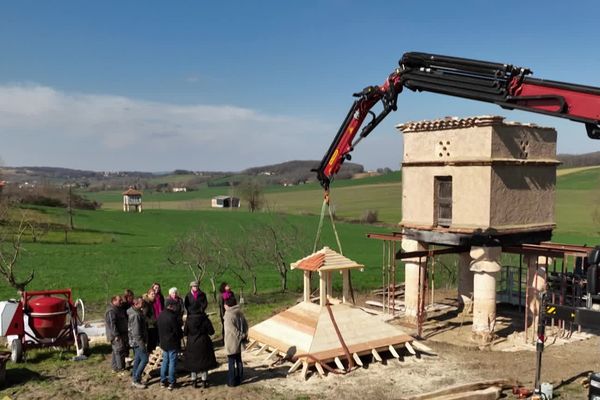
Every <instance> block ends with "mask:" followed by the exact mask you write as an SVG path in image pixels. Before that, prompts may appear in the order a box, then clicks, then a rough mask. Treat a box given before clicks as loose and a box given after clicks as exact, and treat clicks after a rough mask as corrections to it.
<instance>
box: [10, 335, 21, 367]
mask: <svg viewBox="0 0 600 400" xmlns="http://www.w3.org/2000/svg"><path fill="white" fill-rule="evenodd" d="M10 359H11V361H12V362H16V363H18V362H21V361H23V343H21V339H13V341H12V342H11V343H10Z"/></svg>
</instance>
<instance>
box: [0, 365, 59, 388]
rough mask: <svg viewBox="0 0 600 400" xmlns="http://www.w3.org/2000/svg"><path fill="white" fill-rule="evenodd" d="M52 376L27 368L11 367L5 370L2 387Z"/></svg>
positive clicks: (47, 378)
mask: <svg viewBox="0 0 600 400" xmlns="http://www.w3.org/2000/svg"><path fill="white" fill-rule="evenodd" d="M50 379H54V378H49V377H46V376H43V375H42V374H40V373H39V372H36V371H32V370H30V369H29V368H24V367H23V368H11V369H7V370H6V383H5V385H4V386H3V387H2V389H7V388H9V387H13V386H19V385H23V384H25V383H27V382H30V381H46V380H50Z"/></svg>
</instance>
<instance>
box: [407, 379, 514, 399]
mask: <svg viewBox="0 0 600 400" xmlns="http://www.w3.org/2000/svg"><path fill="white" fill-rule="evenodd" d="M513 384H514V382H512V383H511V382H510V381H508V380H506V379H500V380H491V381H481V382H475V383H468V384H463V385H456V386H452V387H449V388H446V389H441V390H436V391H435V392H429V393H425V394H420V395H417V396H412V397H407V398H404V400H442V399H443V400H496V399H499V398H500V396H501V395H502V391H503V390H505V389H510V388H512V387H513Z"/></svg>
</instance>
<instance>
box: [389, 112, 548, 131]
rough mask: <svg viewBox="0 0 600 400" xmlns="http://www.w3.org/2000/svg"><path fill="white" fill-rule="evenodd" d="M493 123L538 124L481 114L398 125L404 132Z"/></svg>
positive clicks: (461, 127)
mask: <svg viewBox="0 0 600 400" xmlns="http://www.w3.org/2000/svg"><path fill="white" fill-rule="evenodd" d="M492 125H520V126H537V125H535V124H522V123H519V122H512V121H511V122H505V121H504V117H501V116H498V115H480V116H476V117H468V118H458V117H446V118H442V119H435V120H424V121H411V122H406V123H404V124H399V125H397V126H396V128H397V129H399V130H401V131H402V132H404V133H407V132H427V131H439V130H445V129H463V128H471V127H475V126H492Z"/></svg>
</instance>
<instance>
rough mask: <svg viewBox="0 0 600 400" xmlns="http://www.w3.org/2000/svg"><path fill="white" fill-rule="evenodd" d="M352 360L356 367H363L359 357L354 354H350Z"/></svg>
mask: <svg viewBox="0 0 600 400" xmlns="http://www.w3.org/2000/svg"><path fill="white" fill-rule="evenodd" d="M352 358H354V362H355V363H356V365H358V366H359V367H363V366H364V365H363V362H362V360H361V359H360V356H359V355H358V354H356V353H354V354H352Z"/></svg>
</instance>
